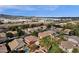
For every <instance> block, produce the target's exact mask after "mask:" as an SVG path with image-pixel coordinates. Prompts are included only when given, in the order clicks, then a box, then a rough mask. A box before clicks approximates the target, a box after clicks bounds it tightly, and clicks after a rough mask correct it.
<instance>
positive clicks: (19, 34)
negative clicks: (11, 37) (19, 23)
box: [17, 29, 25, 36]
mask: <svg viewBox="0 0 79 59" xmlns="http://www.w3.org/2000/svg"><path fill="white" fill-rule="evenodd" d="M24 34H25V32H24V31H22V30H21V29H17V36H23V35H24Z"/></svg>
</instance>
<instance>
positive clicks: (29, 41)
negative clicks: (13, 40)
mask: <svg viewBox="0 0 79 59" xmlns="http://www.w3.org/2000/svg"><path fill="white" fill-rule="evenodd" d="M37 40H38V38H37V37H36V36H26V37H25V38H24V41H25V43H26V44H28V45H30V44H34V43H36V42H37Z"/></svg>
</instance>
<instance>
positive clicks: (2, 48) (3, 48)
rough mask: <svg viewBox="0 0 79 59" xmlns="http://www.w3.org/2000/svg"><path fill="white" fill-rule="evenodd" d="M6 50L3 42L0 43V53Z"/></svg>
mask: <svg viewBox="0 0 79 59" xmlns="http://www.w3.org/2000/svg"><path fill="white" fill-rule="evenodd" d="M5 52H7V47H6V46H5V45H4V44H0V53H5Z"/></svg>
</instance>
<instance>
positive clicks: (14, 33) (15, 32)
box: [7, 31, 17, 36]
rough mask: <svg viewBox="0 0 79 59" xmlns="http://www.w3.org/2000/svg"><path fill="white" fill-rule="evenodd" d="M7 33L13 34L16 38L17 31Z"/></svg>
mask: <svg viewBox="0 0 79 59" xmlns="http://www.w3.org/2000/svg"><path fill="white" fill-rule="evenodd" d="M7 33H12V34H13V35H14V36H16V34H17V31H8V32H7Z"/></svg>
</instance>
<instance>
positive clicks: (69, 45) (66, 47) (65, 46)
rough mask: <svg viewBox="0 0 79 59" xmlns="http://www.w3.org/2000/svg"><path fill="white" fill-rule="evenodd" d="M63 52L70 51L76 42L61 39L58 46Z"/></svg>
mask: <svg viewBox="0 0 79 59" xmlns="http://www.w3.org/2000/svg"><path fill="white" fill-rule="evenodd" d="M59 47H60V48H61V49H62V50H63V51H65V52H70V53H71V52H72V50H73V48H74V47H76V44H75V43H73V42H70V41H62V42H61V44H60V46H59Z"/></svg>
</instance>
